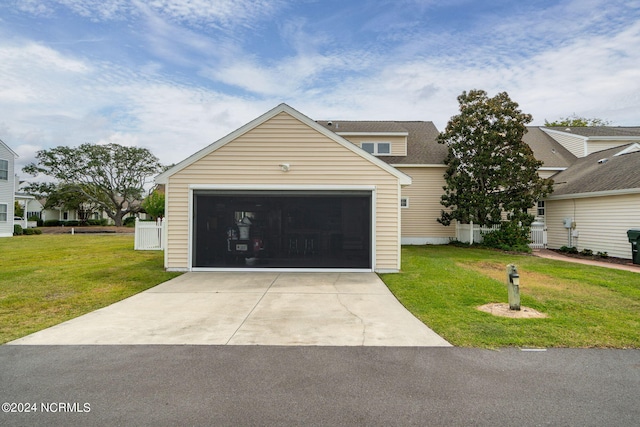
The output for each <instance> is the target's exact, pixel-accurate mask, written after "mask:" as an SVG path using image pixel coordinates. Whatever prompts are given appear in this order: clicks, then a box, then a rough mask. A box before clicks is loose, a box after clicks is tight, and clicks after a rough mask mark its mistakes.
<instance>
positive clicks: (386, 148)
mask: <svg viewBox="0 0 640 427" xmlns="http://www.w3.org/2000/svg"><path fill="white" fill-rule="evenodd" d="M318 123H319V124H321V125H322V126H324V127H326V128H327V129H330V130H332V131H333V132H335V133H336V134H338V135H340V136H341V137H343V138H344V139H346V140H348V141H349V142H351V143H353V144H355V145H357V146H358V147H360V148H362V149H363V150H365V151H366V152H368V153H369V154H373V155H374V156H376V157H404V156H406V155H407V139H408V136H409V132H408V131H407V130H406V129H405V128H403V127H402V126H401V125H400V124H398V123H396V122H365V121H358V122H354V121H331V120H330V121H326V122H325V121H318Z"/></svg>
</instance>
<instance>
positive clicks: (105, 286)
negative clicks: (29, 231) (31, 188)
mask: <svg viewBox="0 0 640 427" xmlns="http://www.w3.org/2000/svg"><path fill="white" fill-rule="evenodd" d="M162 264H163V254H162V252H159V251H134V250H133V235H132V234H129V235H124V234H123V235H119V234H116V235H79V234H76V235H70V234H64V235H39V236H20V237H11V238H4V239H0V343H4V342H7V341H11V340H13V339H16V338H19V337H22V336H25V335H27V334H30V333H32V332H35V331H39V330H41V329H44V328H46V327H49V326H52V325H55V324H57V323H60V322H63V321H65V320H68V319H71V318H74V317H77V316H79V315H81V314H85V313H88V312H90V311H93V310H96V309H98V308H101V307H105V306H107V305H109V304H111V303H113V302H116V301H119V300H122V299H124V298H126V297H129V296H131V295H133V294H136V293H138V292H140V291H143V290H145V289H148V288H150V287H152V286H155V285H157V284H159V283H162V282H164V281H166V280H168V279H171V278H173V277H176V276H177V275H178V273H167V272H165V271H164V270H163V268H162Z"/></svg>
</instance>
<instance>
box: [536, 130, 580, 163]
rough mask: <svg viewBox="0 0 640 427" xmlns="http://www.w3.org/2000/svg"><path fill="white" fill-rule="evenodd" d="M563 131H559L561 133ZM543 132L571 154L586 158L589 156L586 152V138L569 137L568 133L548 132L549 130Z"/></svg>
mask: <svg viewBox="0 0 640 427" xmlns="http://www.w3.org/2000/svg"><path fill="white" fill-rule="evenodd" d="M561 129H563V128H560V129H558V130H559V131H560V130H561ZM542 130H543V132H546V133H547V135H549V136H550V137H551V138H553V139H555V140H556V141H558V143H559V144H560V145H562V146H563V147H564V148H566V149H567V150H569V152H571V154H573V155H574V156H576V157H584V156H586V155H587V153H586V151H587V149H586V142H585V137H583V136H579V135H568V134H566V133H559V132H558V131H555V132H554V131H548V130H547V129H542Z"/></svg>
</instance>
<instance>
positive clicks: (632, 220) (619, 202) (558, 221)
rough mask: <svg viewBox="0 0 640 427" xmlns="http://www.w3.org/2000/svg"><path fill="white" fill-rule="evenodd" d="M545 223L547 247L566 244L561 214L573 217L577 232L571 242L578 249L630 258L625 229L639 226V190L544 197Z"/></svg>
mask: <svg viewBox="0 0 640 427" xmlns="http://www.w3.org/2000/svg"><path fill="white" fill-rule="evenodd" d="M546 210H547V212H546V225H547V233H548V234H547V238H548V244H549V247H550V248H551V249H558V248H560V247H562V246H566V245H568V231H567V229H566V228H564V226H563V219H564V218H569V217H570V218H573V220H574V221H575V223H576V230H577V231H578V233H579V236H578V238H577V239H575V238H574V239H573V244H574V246H576V247H577V248H578V250H583V249H591V250H592V251H593V252H594V253H596V252H598V251H600V252H607V253H608V254H609V255H610V256H614V257H619V258H631V244H630V243H629V241H628V238H627V230H629V229H632V228H635V229H640V215H639V214H638V212H639V211H640V194H633V195H621V196H606V197H592V198H584V199H565V200H547V201H546Z"/></svg>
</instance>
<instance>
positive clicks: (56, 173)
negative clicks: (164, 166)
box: [23, 144, 161, 226]
mask: <svg viewBox="0 0 640 427" xmlns="http://www.w3.org/2000/svg"><path fill="white" fill-rule="evenodd" d="M36 158H37V160H38V162H37V163H31V164H29V165H27V166H25V167H24V168H23V171H24V172H26V173H28V174H31V175H33V176H38V175H40V174H42V175H46V176H49V177H52V178H54V179H55V180H57V181H58V184H60V185H73V186H75V187H76V188H77V191H79V192H80V193H81V194H82V196H83V197H85V198H86V200H87V201H89V202H90V203H92V204H95V206H96V207H97V208H99V209H100V210H103V211H104V212H105V213H106V214H107V215H108V216H109V218H111V219H113V221H114V222H115V224H116V225H118V226H119V225H122V218H123V217H124V216H125V215H127V214H129V213H135V212H138V211H139V210H140V204H141V201H142V198H143V194H144V187H145V185H146V184H147V183H148V181H149V179H150V177H152V176H153V175H155V174H156V173H158V172H159V171H160V168H161V166H160V163H159V161H158V158H157V157H156V156H154V155H153V154H152V153H151V152H150V151H149V150H147V149H146V148H139V147H125V146H122V145H118V144H106V145H97V144H82V145H80V146H78V147H65V146H60V147H56V148H52V149H50V150H41V151H38V153H37V154H36Z"/></svg>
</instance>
